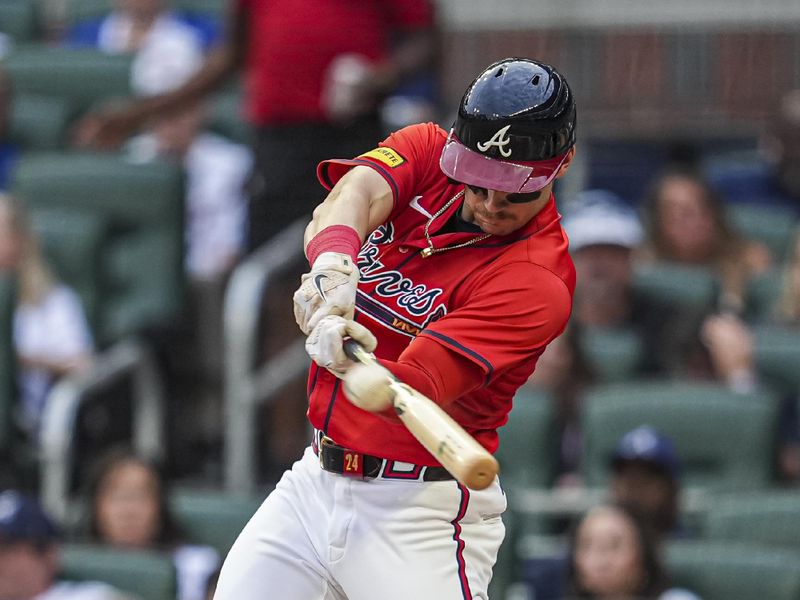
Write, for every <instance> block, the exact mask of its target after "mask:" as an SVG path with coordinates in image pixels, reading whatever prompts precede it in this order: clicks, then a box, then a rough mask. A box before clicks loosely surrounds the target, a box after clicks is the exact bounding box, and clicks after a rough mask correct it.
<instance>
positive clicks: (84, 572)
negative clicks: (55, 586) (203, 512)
mask: <svg viewBox="0 0 800 600" xmlns="http://www.w3.org/2000/svg"><path fill="white" fill-rule="evenodd" d="M61 562H62V567H61V577H62V578H63V579H66V580H69V581H103V582H105V583H108V584H110V585H112V586H114V587H115V588H118V589H119V590H121V591H124V592H128V593H132V594H136V595H137V597H139V598H141V600H175V593H176V582H175V567H174V566H173V563H172V557H171V556H170V555H169V554H166V553H160V552H147V551H140V550H116V549H112V548H109V547H108V546H100V545H94V544H64V545H63V546H62V547H61Z"/></svg>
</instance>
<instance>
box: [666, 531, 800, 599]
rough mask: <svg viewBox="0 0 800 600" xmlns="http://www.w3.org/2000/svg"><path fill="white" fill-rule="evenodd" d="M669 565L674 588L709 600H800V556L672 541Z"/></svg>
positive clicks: (757, 549) (668, 548) (694, 542)
mask: <svg viewBox="0 0 800 600" xmlns="http://www.w3.org/2000/svg"><path fill="white" fill-rule="evenodd" d="M666 564H667V569H668V572H669V574H670V581H671V583H672V584H673V585H675V586H679V587H683V588H686V589H688V590H691V591H693V592H694V593H696V594H697V595H698V596H700V597H701V598H707V599H709V600H717V599H719V600H722V599H724V600H753V599H754V598H765V599H766V598H769V599H770V600H797V598H800V555H797V554H793V553H786V552H780V551H774V550H771V549H764V548H759V547H757V546H750V545H737V544H723V543H714V542H705V541H681V542H671V543H670V544H668V545H667V548H666Z"/></svg>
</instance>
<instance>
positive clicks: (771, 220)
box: [727, 202, 797, 261]
mask: <svg viewBox="0 0 800 600" xmlns="http://www.w3.org/2000/svg"><path fill="white" fill-rule="evenodd" d="M727 210H728V216H729V218H730V220H731V223H732V224H733V226H734V228H735V229H736V230H737V231H738V232H739V233H740V234H741V235H742V236H744V237H745V238H747V239H751V240H755V241H758V242H761V243H762V244H764V245H765V246H766V247H767V248H769V250H770V252H771V253H772V256H773V257H774V258H775V259H776V260H777V261H782V260H784V259H785V258H786V255H787V252H788V250H789V247H790V242H791V240H792V237H793V236H794V233H795V228H796V227H797V215H796V213H795V211H794V210H793V209H791V208H788V207H782V206H768V205H764V204H760V203H757V202H754V203H752V204H749V203H748V204H741V203H732V204H729V205H728V206H727Z"/></svg>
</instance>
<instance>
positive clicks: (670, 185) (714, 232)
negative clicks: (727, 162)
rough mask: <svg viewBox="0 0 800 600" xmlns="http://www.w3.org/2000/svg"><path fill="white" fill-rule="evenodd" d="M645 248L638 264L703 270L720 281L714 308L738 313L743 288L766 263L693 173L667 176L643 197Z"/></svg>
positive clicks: (764, 253)
mask: <svg viewBox="0 0 800 600" xmlns="http://www.w3.org/2000/svg"><path fill="white" fill-rule="evenodd" d="M645 208H646V210H647V216H648V223H647V229H648V231H647V237H648V240H647V244H646V245H645V247H644V248H643V250H642V252H641V253H640V254H639V257H638V258H639V260H641V261H642V262H658V261H669V262H675V263H681V264H686V265H694V266H700V267H707V268H709V269H711V270H712V271H713V272H714V273H715V274H716V275H717V276H718V277H719V280H720V287H721V293H720V297H719V300H718V304H719V308H720V309H721V310H723V311H726V312H735V313H739V312H741V310H742V308H743V306H744V293H745V286H746V285H747V282H748V281H749V279H750V278H751V277H752V276H753V275H756V274H759V273H763V272H764V271H766V270H767V269H768V268H769V266H770V263H771V257H770V254H769V251H768V250H767V248H766V247H765V246H764V245H763V244H760V243H757V242H752V241H748V240H745V239H742V238H741V237H740V236H738V235H737V234H736V233H735V232H734V231H733V229H732V228H731V225H730V224H729V223H728V221H727V219H726V216H725V210H724V206H723V205H722V203H721V201H720V199H719V197H718V196H717V194H716V193H715V191H714V190H712V189H711V187H710V186H709V185H708V184H707V183H706V182H705V181H704V180H703V179H702V178H701V177H700V176H699V175H697V174H696V173H693V172H691V171H683V170H675V171H669V172H667V173H665V174H664V175H662V176H661V177H659V178H658V179H657V180H656V181H655V182H654V183H653V185H652V188H651V190H650V193H649V195H648V197H647V198H646V206H645Z"/></svg>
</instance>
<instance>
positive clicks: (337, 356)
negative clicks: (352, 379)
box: [306, 315, 378, 377]
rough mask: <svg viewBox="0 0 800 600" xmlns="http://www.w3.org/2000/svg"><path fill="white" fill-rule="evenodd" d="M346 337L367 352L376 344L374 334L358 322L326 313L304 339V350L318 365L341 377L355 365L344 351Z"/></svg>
mask: <svg viewBox="0 0 800 600" xmlns="http://www.w3.org/2000/svg"><path fill="white" fill-rule="evenodd" d="M346 337H351V338H353V339H354V340H355V341H357V342H358V343H359V344H361V345H362V346H363V347H364V349H365V350H367V351H368V352H372V351H373V350H375V348H376V347H377V346H378V340H376V339H375V336H374V335H372V333H371V332H370V330H369V329H367V328H366V327H364V326H363V325H361V324H360V323H356V322H355V321H352V320H349V319H345V318H344V317H340V316H337V315H328V316H327V317H322V319H320V321H319V323H317V326H316V327H314V329H313V330H312V331H311V335H309V336H308V339H306V352H308V355H309V356H310V357H311V359H312V360H313V361H314V362H315V363H317V364H318V365H319V366H320V367H325V368H326V369H328V371H330V372H331V373H333V374H334V375H336V376H337V377H342V376H343V375H344V374H345V373H346V372H347V371H348V370H349V369H350V368H352V367H353V365H355V363H354V362H353V361H352V360H350V359H349V358H347V355H346V354H345V352H344V347H343V343H344V338H346Z"/></svg>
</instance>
